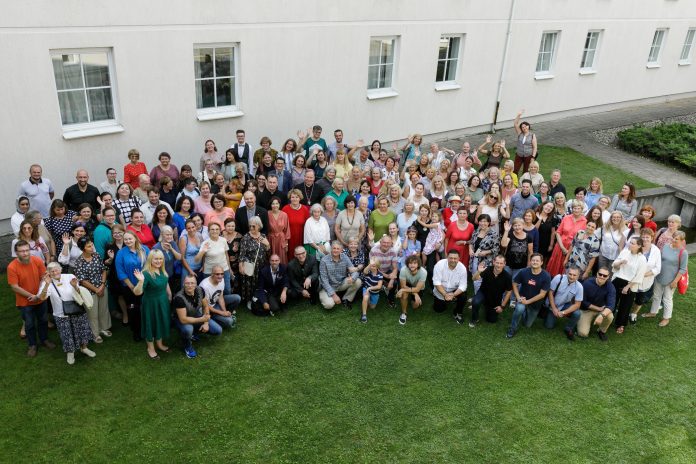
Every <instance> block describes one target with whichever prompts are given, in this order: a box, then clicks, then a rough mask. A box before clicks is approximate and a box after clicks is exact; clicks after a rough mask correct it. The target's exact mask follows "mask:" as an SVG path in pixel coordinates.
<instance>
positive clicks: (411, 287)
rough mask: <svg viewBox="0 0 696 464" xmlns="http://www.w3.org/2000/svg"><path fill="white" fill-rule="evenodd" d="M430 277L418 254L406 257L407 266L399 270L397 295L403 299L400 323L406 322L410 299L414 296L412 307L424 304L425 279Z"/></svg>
mask: <svg viewBox="0 0 696 464" xmlns="http://www.w3.org/2000/svg"><path fill="white" fill-rule="evenodd" d="M427 278H428V272H427V271H426V270H425V268H424V267H422V266H421V261H420V258H419V257H418V256H416V255H411V256H409V257H408V258H406V266H404V267H402V268H401V270H400V271H399V285H400V288H399V291H398V292H396V297H397V298H399V299H400V300H401V316H399V324H401V325H404V324H406V312H407V310H408V300H409V299H411V297H413V303H412V304H411V307H412V308H413V309H418V308H420V307H421V306H422V305H423V299H422V298H421V292H422V291H423V289H424V288H425V281H426V279H427Z"/></svg>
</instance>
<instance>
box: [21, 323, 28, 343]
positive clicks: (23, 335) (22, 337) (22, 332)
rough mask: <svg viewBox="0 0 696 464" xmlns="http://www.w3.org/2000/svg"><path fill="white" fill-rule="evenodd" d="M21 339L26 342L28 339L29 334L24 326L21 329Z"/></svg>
mask: <svg viewBox="0 0 696 464" xmlns="http://www.w3.org/2000/svg"><path fill="white" fill-rule="evenodd" d="M19 338H21V339H22V340H25V339H26V338H27V333H26V332H25V331H24V325H22V328H21V329H19Z"/></svg>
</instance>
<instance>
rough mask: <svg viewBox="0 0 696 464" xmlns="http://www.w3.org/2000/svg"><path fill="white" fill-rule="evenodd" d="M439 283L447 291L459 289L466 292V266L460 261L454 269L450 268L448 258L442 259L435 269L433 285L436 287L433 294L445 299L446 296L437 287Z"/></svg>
mask: <svg viewBox="0 0 696 464" xmlns="http://www.w3.org/2000/svg"><path fill="white" fill-rule="evenodd" d="M438 285H442V286H443V287H444V289H445V292H447V293H452V292H454V291H455V290H457V289H459V290H460V291H462V292H466V267H464V265H463V264H462V263H460V262H458V263H457V265H456V266H455V267H454V269H450V267H449V264H448V263H447V258H445V259H441V260H440V261H438V262H437V264H435V268H434V269H433V287H435V288H434V290H433V295H435V297H437V298H438V299H440V300H444V299H445V296H444V295H442V294H441V293H440V291H439V290H438V289H437V286H438Z"/></svg>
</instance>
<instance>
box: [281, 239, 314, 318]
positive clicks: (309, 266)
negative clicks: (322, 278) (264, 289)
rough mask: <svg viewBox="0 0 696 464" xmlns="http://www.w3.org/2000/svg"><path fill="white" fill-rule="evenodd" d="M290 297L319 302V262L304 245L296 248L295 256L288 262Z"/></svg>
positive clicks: (312, 302) (310, 302) (311, 302)
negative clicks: (308, 252) (309, 253)
mask: <svg viewBox="0 0 696 464" xmlns="http://www.w3.org/2000/svg"><path fill="white" fill-rule="evenodd" d="M288 287H289V288H288V297H289V298H290V299H291V300H296V299H300V298H301V299H305V300H309V304H312V305H315V304H317V295H318V293H319V262H318V261H317V258H315V257H314V256H313V255H308V254H307V250H305V249H304V247H303V246H298V247H296V248H295V258H294V259H292V260H291V261H290V262H289V263H288Z"/></svg>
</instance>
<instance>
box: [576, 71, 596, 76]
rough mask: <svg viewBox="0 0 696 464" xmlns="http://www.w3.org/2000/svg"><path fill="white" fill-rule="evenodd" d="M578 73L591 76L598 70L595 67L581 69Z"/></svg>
mask: <svg viewBox="0 0 696 464" xmlns="http://www.w3.org/2000/svg"><path fill="white" fill-rule="evenodd" d="M578 74H580V75H581V76H590V75H592V74H597V71H596V70H594V69H581V70H580V72H579V73H578Z"/></svg>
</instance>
